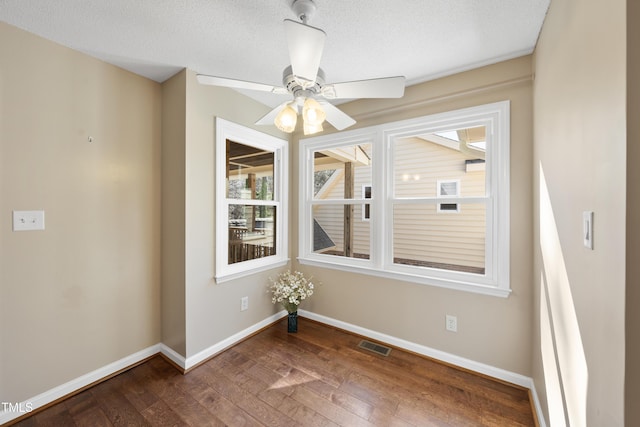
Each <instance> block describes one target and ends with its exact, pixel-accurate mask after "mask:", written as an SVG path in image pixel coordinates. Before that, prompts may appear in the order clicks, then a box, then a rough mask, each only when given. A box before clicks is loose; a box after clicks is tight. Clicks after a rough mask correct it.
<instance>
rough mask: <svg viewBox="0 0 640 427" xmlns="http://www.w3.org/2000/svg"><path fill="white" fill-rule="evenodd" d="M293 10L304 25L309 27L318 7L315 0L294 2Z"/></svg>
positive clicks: (296, 0) (295, 0) (292, 4)
mask: <svg viewBox="0 0 640 427" xmlns="http://www.w3.org/2000/svg"><path fill="white" fill-rule="evenodd" d="M291 10H292V11H293V13H295V14H296V16H297V17H298V19H299V20H300V21H302V23H303V24H305V25H307V23H308V22H309V20H310V19H311V17H312V16H313V14H314V13H315V11H316V5H315V3H314V2H313V0H294V2H293V3H291Z"/></svg>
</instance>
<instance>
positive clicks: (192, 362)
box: [172, 310, 287, 370]
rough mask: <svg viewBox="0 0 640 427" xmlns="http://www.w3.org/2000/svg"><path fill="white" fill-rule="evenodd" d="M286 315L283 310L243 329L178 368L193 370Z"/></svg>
mask: <svg viewBox="0 0 640 427" xmlns="http://www.w3.org/2000/svg"><path fill="white" fill-rule="evenodd" d="M286 315H287V312H286V311H285V310H282V311H280V312H278V313H276V314H274V315H272V316H269V317H267V318H266V319H264V320H262V321H261V322H258V323H256V324H254V325H252V326H249V327H248V328H247V329H244V330H242V331H240V332H238V333H237V334H233V335H231V336H230V337H229V338H225V339H224V340H222V341H220V342H218V343H216V344H214V345H212V346H211V347H208V348H206V349H204V350H202V351H200V352H198V353H196V354H194V355H193V356H191V357H188V358H187V359H186V360H185V361H184V366H182V365H180V366H181V367H183V368H184V369H185V370H187V369H190V368H193V367H194V366H196V365H198V364H200V363H202V362H204V361H205V360H207V359H208V358H210V357H212V356H215V355H216V354H217V353H220V352H221V351H222V350H224V349H226V348H228V347H230V346H232V345H234V344H235V343H237V342H240V341H242V340H243V339H245V338H246V337H248V336H249V335H251V334H253V333H255V332H257V331H259V330H260V329H262V328H265V327H267V326H269V325H270V324H272V323H273V322H276V321H277V320H279V319H281V318H283V317H284V316H286ZM172 360H173V359H172Z"/></svg>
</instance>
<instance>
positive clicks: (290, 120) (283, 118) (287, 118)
mask: <svg viewBox="0 0 640 427" xmlns="http://www.w3.org/2000/svg"><path fill="white" fill-rule="evenodd" d="M297 121H298V113H296V111H295V110H294V109H293V108H291V105H285V107H284V108H283V109H282V110H281V111H280V112H279V113H278V115H277V116H276V118H275V120H274V121H273V123H274V124H275V125H276V127H277V128H278V129H280V130H281V131H282V132H287V133H291V132H293V131H294V130H295V129H296V122H297Z"/></svg>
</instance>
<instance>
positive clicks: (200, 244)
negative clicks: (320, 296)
mask: <svg viewBox="0 0 640 427" xmlns="http://www.w3.org/2000/svg"><path fill="white" fill-rule="evenodd" d="M186 94H187V96H186V100H187V104H186V138H185V147H186V148H185V164H186V177H185V190H184V192H185V207H184V211H185V223H186V224H185V227H184V236H185V237H184V238H185V254H184V257H185V260H186V261H185V267H186V268H185V289H186V315H187V317H186V339H187V345H186V356H187V357H191V356H193V355H194V354H196V353H198V352H199V351H202V350H204V349H206V348H208V347H210V346H212V345H214V344H217V343H218V342H220V341H222V340H224V339H226V338H228V337H230V336H231V335H233V334H235V333H238V332H240V331H242V330H244V329H246V328H248V327H250V326H252V325H254V324H256V323H257V322H260V321H262V320H264V319H265V318H267V317H268V316H270V315H271V314H273V313H275V312H277V311H279V310H280V308H279V307H275V306H274V305H273V304H271V300H270V298H269V295H268V294H267V293H266V286H267V284H268V277H269V276H270V275H271V276H274V275H275V272H274V271H267V272H263V273H260V274H254V275H251V276H247V277H245V278H241V279H237V280H233V281H230V282H224V283H221V284H216V282H215V279H214V274H215V265H214V261H215V246H216V244H217V242H218V241H217V239H216V233H215V229H214V224H215V210H214V207H215V191H214V175H215V174H214V171H215V160H216V159H215V121H214V120H215V117H221V118H223V119H226V120H229V121H231V122H235V123H238V124H241V125H244V126H247V127H251V128H254V129H257V130H259V131H261V132H265V133H270V134H272V135H274V136H277V137H282V138H284V139H287V137H286V136H285V135H284V134H282V133H279V131H277V130H276V129H275V127H265V126H256V125H254V124H253V123H254V122H255V121H256V120H257V119H258V118H260V117H262V116H263V115H264V114H266V113H267V112H268V111H269V108H268V107H265V106H264V105H262V104H260V103H258V102H256V101H254V100H252V99H250V98H248V97H246V96H244V95H241V94H239V93H238V92H236V91H234V90H231V89H227V88H220V87H214V86H204V85H201V84H199V83H198V82H197V80H196V76H195V73H194V72H193V71H187V73H186ZM225 233H226V230H225ZM243 296H248V297H249V309H248V310H246V311H243V312H241V311H240V298H242V297H243Z"/></svg>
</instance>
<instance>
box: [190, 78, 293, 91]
mask: <svg viewBox="0 0 640 427" xmlns="http://www.w3.org/2000/svg"><path fill="white" fill-rule="evenodd" d="M196 78H197V79H198V83H200V84H203V85H212V86H223V87H230V88H233V89H249V90H257V91H262V92H271V93H278V94H286V93H287V90H286V89H285V88H283V87H277V86H270V85H267V84H263V83H254V82H248V81H245V80H236V79H227V78H225V77H216V76H207V75H206V74H198V75H196Z"/></svg>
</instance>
